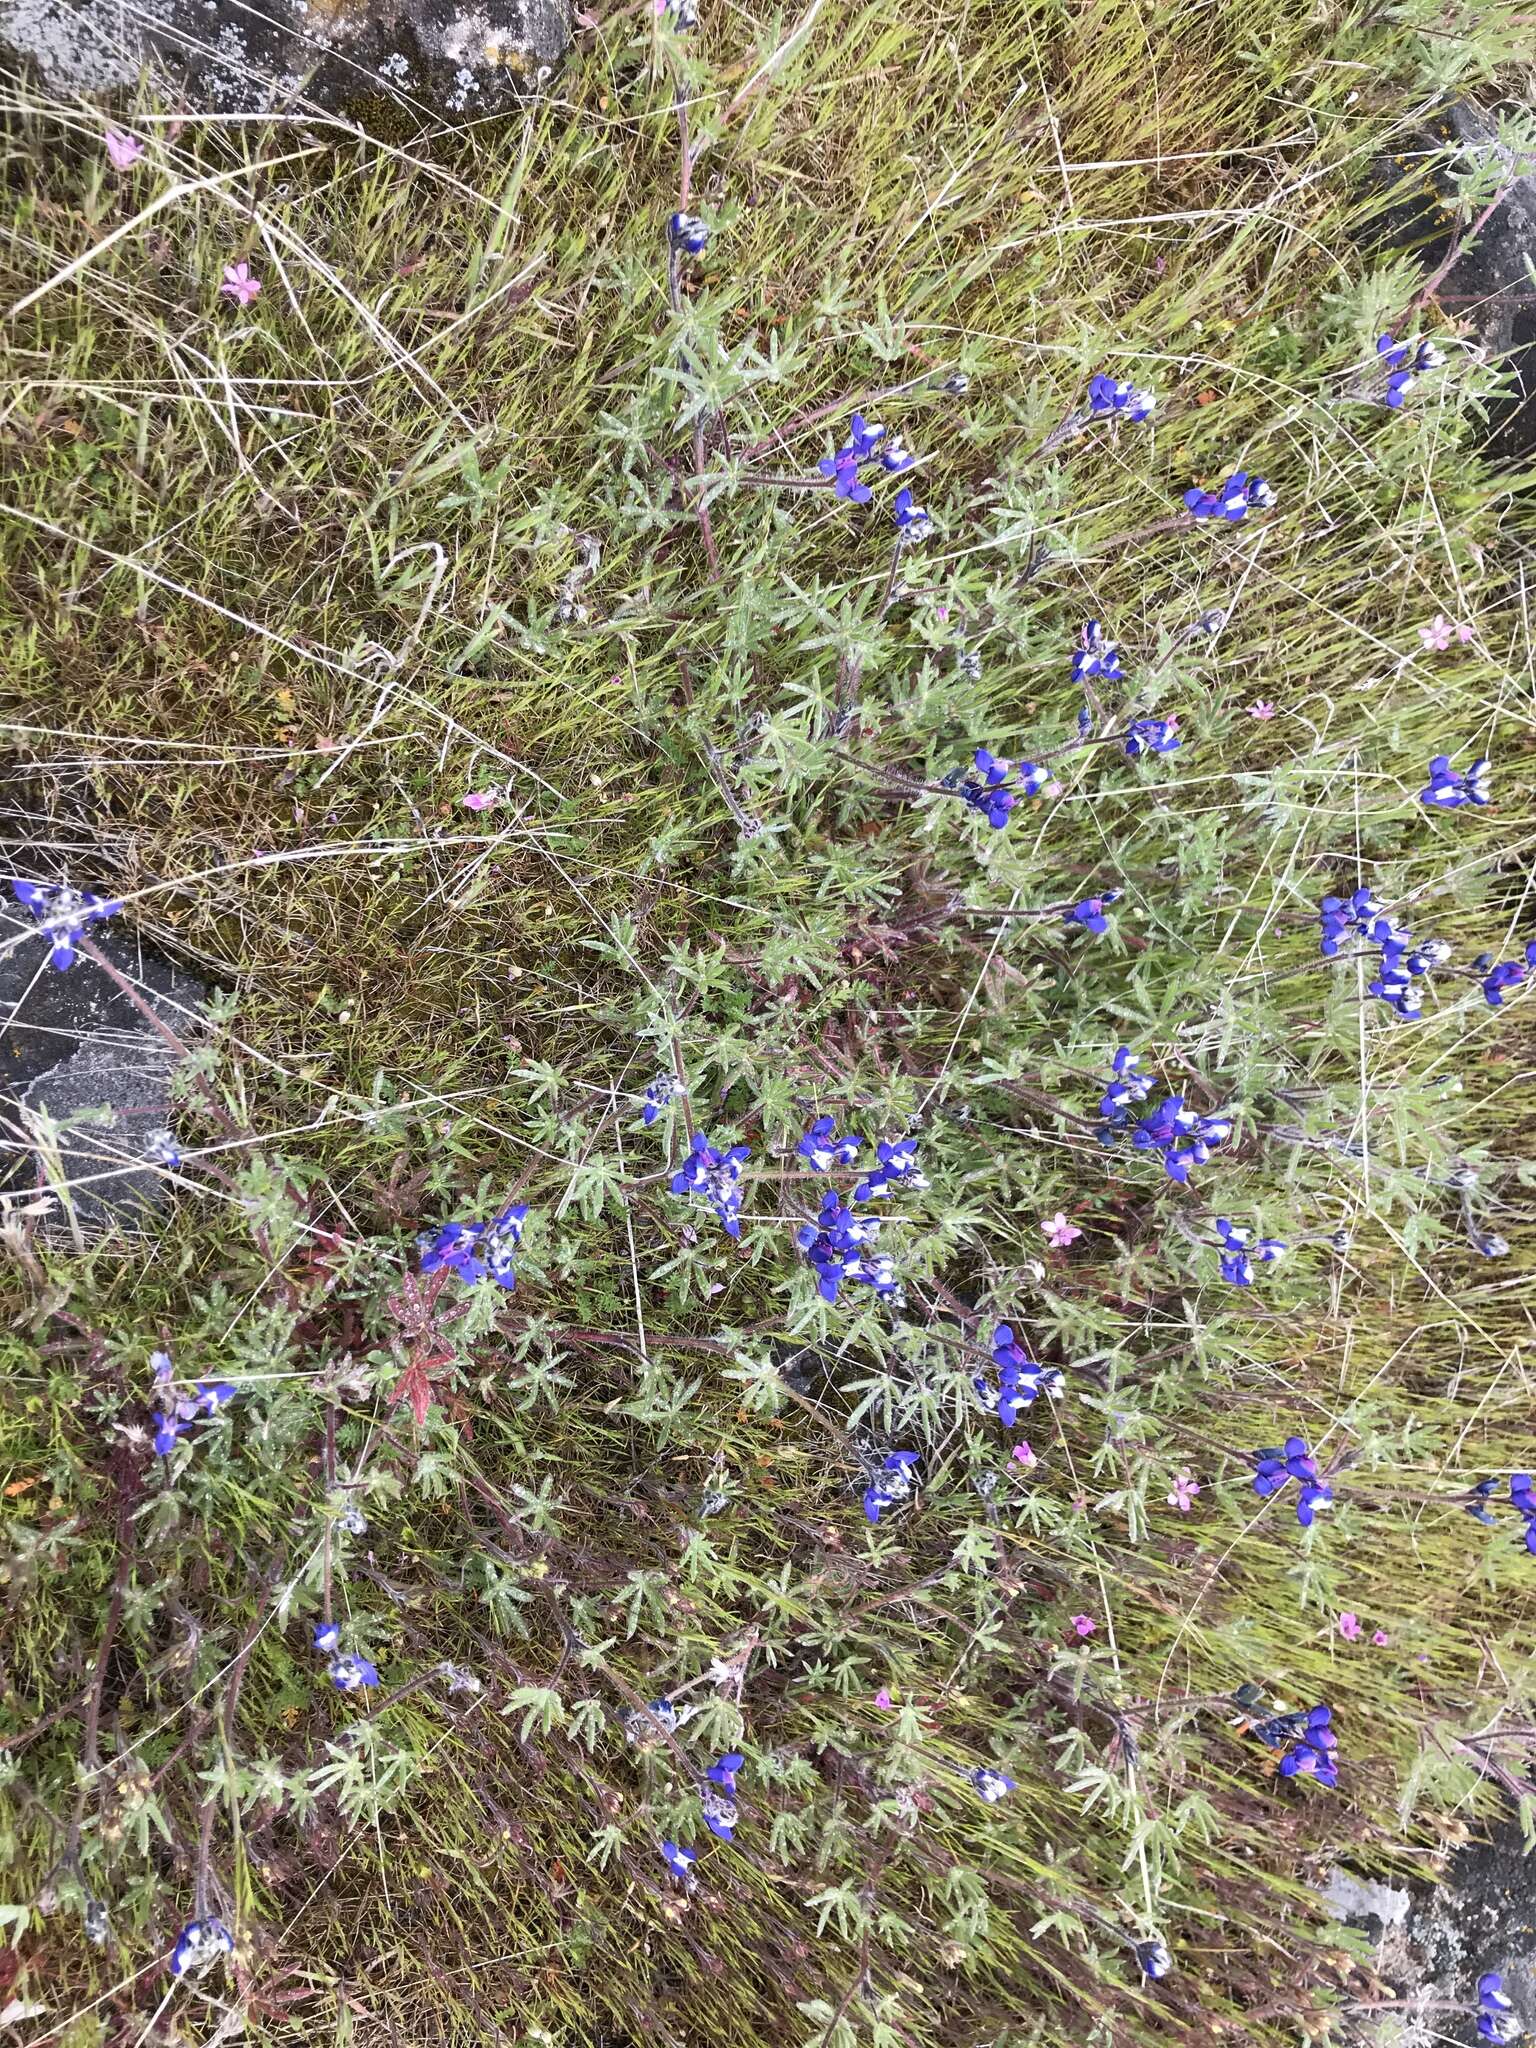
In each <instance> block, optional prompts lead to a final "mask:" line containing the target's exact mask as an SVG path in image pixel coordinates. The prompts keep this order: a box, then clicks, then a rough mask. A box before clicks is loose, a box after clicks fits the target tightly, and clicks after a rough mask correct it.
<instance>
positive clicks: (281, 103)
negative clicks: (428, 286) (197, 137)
mask: <svg viewBox="0 0 1536 2048" xmlns="http://www.w3.org/2000/svg"><path fill="white" fill-rule="evenodd" d="M570 36H571V16H570V6H569V0H261V4H260V5H256V4H253V0H146V4H144V5H138V4H135V0H0V41H3V42H5V43H7V44H9V46H10V47H11V49H12V50H14V51H15V52H16V53H17V54H18V55H19V56H21V57H23V58H26V59H28V60H30V61H31V62H32V63H33V64H34V65H36V67H37V69H38V71H39V72H40V73H41V74H42V77H43V80H44V82H45V83H46V84H47V85H48V86H50V87H52V88H53V89H54V90H55V91H59V92H71V93H73V92H99V91H109V90H111V89H113V88H115V87H120V86H126V85H131V84H132V83H134V81H135V80H137V78H138V77H139V75H140V72H141V70H143V69H145V68H147V69H148V70H149V72H150V73H151V74H152V75H153V76H155V77H156V78H158V79H159V80H161V81H162V82H163V83H164V84H165V85H166V86H167V87H169V88H170V89H171V90H172V91H173V92H175V93H176V94H177V95H179V96H180V97H181V98H182V99H183V100H185V101H186V102H187V103H188V104H189V105H190V106H192V107H193V108H195V109H198V110H201V111H205V112H214V113H236V112H275V111H283V112H301V111H303V110H304V109H305V108H306V107H309V108H314V107H321V108H325V109H328V110H331V111H334V112H337V113H340V114H342V115H344V116H346V117H348V118H350V119H352V120H355V121H357V122H358V123H359V124H360V125H362V126H364V127H366V128H369V129H372V130H374V131H375V132H379V131H380V130H391V129H392V130H399V131H402V132H405V133H409V132H410V131H411V130H412V129H414V128H417V127H421V126H423V125H425V124H426V123H428V122H432V121H439V120H442V119H444V118H447V119H449V120H458V121H468V120H474V119H477V118H479V117H481V116H483V115H486V114H495V113H502V112H505V111H507V110H508V109H510V108H512V107H515V106H516V105H518V104H519V102H520V101H521V100H523V99H524V98H526V96H527V94H528V93H529V92H530V91H531V90H533V89H536V88H537V87H538V86H540V85H542V84H543V82H544V80H545V79H546V78H547V77H548V76H549V73H550V71H551V69H552V68H553V66H554V65H555V64H556V63H557V62H558V61H559V59H560V57H561V56H562V54H563V53H564V51H565V48H566V45H567V44H568V43H569V41H570Z"/></svg>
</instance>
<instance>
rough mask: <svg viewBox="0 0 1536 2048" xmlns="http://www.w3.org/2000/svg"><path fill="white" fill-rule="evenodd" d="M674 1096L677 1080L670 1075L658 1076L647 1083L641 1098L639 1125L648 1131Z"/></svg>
mask: <svg viewBox="0 0 1536 2048" xmlns="http://www.w3.org/2000/svg"><path fill="white" fill-rule="evenodd" d="M676 1094H677V1080H676V1077H675V1076H674V1075H672V1074H658V1075H657V1076H656V1078H655V1080H654V1081H651V1082H648V1083H647V1084H646V1090H645V1095H644V1097H643V1098H642V1105H641V1110H640V1121H641V1123H643V1124H644V1125H645V1126H646V1127H647V1129H649V1127H650V1126H651V1125H652V1124H653V1123H655V1121H656V1119H657V1117H659V1116H660V1115H661V1112H662V1111H663V1110H664V1109H665V1108H666V1106H667V1104H668V1103H669V1102H671V1101H672V1099H673V1097H674V1096H675V1095H676Z"/></svg>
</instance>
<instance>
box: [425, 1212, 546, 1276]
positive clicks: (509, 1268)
mask: <svg viewBox="0 0 1536 2048" xmlns="http://www.w3.org/2000/svg"><path fill="white" fill-rule="evenodd" d="M527 1221H528V1204H527V1203H526V1202H513V1203H511V1204H509V1206H508V1207H507V1208H505V1209H503V1210H502V1211H501V1213H500V1215H498V1216H493V1217H492V1218H491V1220H490V1222H489V1223H445V1224H444V1225H443V1226H442V1228H441V1229H440V1230H439V1231H438V1232H437V1233H436V1235H435V1236H432V1237H424V1238H423V1240H422V1249H421V1270H422V1272H423V1273H436V1272H440V1271H443V1270H446V1271H448V1272H450V1273H456V1274H457V1275H458V1276H459V1278H460V1279H461V1280H463V1281H465V1282H467V1283H469V1284H473V1283H474V1282H475V1281H477V1280H484V1279H486V1278H487V1277H489V1278H490V1279H492V1280H494V1281H495V1282H496V1285H497V1286H498V1287H505V1288H506V1289H507V1290H508V1291H509V1292H510V1291H511V1289H512V1288H514V1287H515V1286H516V1285H517V1273H516V1270H515V1269H514V1266H513V1253H514V1252H515V1251H516V1250H517V1248H518V1246H519V1245H520V1244H521V1243H522V1241H523V1225H524V1224H525V1223H526V1222H527Z"/></svg>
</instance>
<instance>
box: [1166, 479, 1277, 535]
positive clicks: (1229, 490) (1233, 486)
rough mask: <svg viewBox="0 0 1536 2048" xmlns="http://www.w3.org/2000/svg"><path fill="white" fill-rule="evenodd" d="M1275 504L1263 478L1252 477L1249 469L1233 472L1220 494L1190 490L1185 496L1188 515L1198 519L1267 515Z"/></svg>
mask: <svg viewBox="0 0 1536 2048" xmlns="http://www.w3.org/2000/svg"><path fill="white" fill-rule="evenodd" d="M1274 502H1275V494H1274V492H1273V491H1272V490H1271V489H1270V487H1269V485H1268V484H1267V483H1266V482H1265V481H1264V479H1263V477H1261V476H1250V475H1249V474H1248V472H1247V470H1246V469H1237V470H1234V471H1233V472H1232V474H1231V476H1229V477H1228V478H1227V480H1226V482H1225V483H1224V484H1223V485H1222V487H1221V489H1220V490H1219V491H1201V490H1188V491H1186V492H1185V493H1184V504H1185V508H1186V510H1187V511H1189V512H1190V514H1191V515H1192V516H1193V517H1194V518H1196V519H1230V520H1232V521H1234V522H1235V521H1237V520H1239V519H1246V518H1247V516H1248V514H1249V513H1250V512H1267V511H1268V510H1269V509H1270V507H1271V506H1272V505H1273V504H1274Z"/></svg>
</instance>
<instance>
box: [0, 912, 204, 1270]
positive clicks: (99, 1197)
mask: <svg viewBox="0 0 1536 2048" xmlns="http://www.w3.org/2000/svg"><path fill="white" fill-rule="evenodd" d="M91 939H92V942H93V943H94V944H95V945H97V946H99V947H100V948H101V951H102V952H103V953H104V954H105V955H106V956H107V958H109V959H110V960H111V962H112V964H113V965H114V966H115V967H116V968H117V969H118V971H119V973H121V974H122V975H124V976H125V977H126V978H127V979H128V980H129V981H131V982H132V983H133V985H134V987H135V988H136V989H137V990H138V992H139V994H140V995H141V996H142V997H143V999H144V1001H145V1002H146V1003H147V1004H148V1005H149V1006H150V1007H151V1008H152V1009H153V1010H154V1011H155V1012H156V1014H157V1015H158V1016H160V1017H161V1018H162V1019H163V1020H164V1021H165V1022H166V1023H167V1024H168V1025H169V1026H170V1027H171V1029H172V1030H173V1031H175V1032H176V1033H177V1035H178V1036H180V1037H183V1038H185V1037H187V1036H188V1034H189V1033H190V1032H192V1031H193V1030H195V1027H196V1025H197V1021H198V1016H199V1012H200V1009H201V1005H202V1002H203V998H204V997H205V995H206V993H207V991H206V990H205V988H204V987H203V984H202V983H201V982H200V981H198V980H196V979H195V978H194V977H193V976H191V975H189V974H187V973H185V972H184V971H183V970H182V969H181V968H179V967H174V966H173V965H172V964H171V962H170V961H169V960H167V959H166V958H165V956H164V955H163V954H161V953H158V952H156V951H155V949H154V948H153V947H152V946H149V945H146V944H145V943H144V941H143V940H141V939H138V938H136V937H135V935H134V934H133V933H132V932H131V931H129V930H128V929H127V928H126V927H125V926H124V925H123V924H122V922H121V920H115V921H114V922H112V923H110V924H99V925H96V926H94V927H93V929H92V931H91ZM174 1066H175V1054H174V1051H173V1049H172V1048H171V1047H170V1046H169V1045H168V1044H167V1043H166V1041H165V1040H164V1039H163V1038H162V1037H161V1036H160V1034H159V1033H158V1032H157V1031H155V1030H154V1029H153V1028H152V1027H151V1025H150V1024H149V1022H148V1020H147V1019H146V1018H145V1017H144V1015H143V1014H142V1012H141V1011H139V1010H138V1009H137V1008H136V1007H135V1005H134V1004H133V1003H132V1002H130V1001H129V999H128V997H127V996H126V995H124V994H123V992H122V990H121V989H119V988H118V987H117V986H116V984H115V983H114V982H113V981H111V980H110V979H109V977H108V976H107V975H105V974H103V973H102V971H101V969H100V968H99V967H97V966H96V964H95V963H94V962H93V961H91V960H88V959H86V958H85V957H84V956H83V955H82V956H81V957H80V958H78V959H77V960H76V962H75V964H74V966H73V967H71V968H70V969H69V970H68V971H67V972H66V973H63V974H60V973H57V972H55V970H54V969H53V968H51V967H50V966H49V965H48V947H47V944H46V942H45V941H44V940H43V938H42V936H41V934H40V933H39V931H38V928H37V926H36V924H35V923H34V922H33V921H32V919H30V918H17V917H16V916H13V915H11V914H10V913H8V912H0V1118H3V1136H0V1178H3V1179H4V1180H5V1181H6V1182H8V1183H9V1184H10V1186H11V1188H12V1190H13V1191H19V1190H20V1188H22V1187H27V1188H35V1189H36V1190H37V1195H36V1199H37V1200H39V1201H41V1200H43V1199H44V1197H45V1195H46V1196H47V1200H48V1204H49V1206H48V1208H47V1209H46V1211H45V1222H46V1223H47V1224H48V1225H56V1226H57V1225H67V1223H68V1220H69V1214H70V1212H71V1211H72V1212H73V1218H74V1223H75V1226H76V1227H77V1228H78V1230H79V1231H80V1232H81V1233H82V1234H85V1235H89V1234H91V1233H94V1232H96V1231H99V1230H100V1229H102V1228H103V1227H104V1226H105V1225H106V1224H108V1223H110V1222H117V1223H128V1224H130V1225H132V1224H137V1225H139V1226H142V1225H143V1224H144V1223H145V1222H146V1221H147V1220H148V1218H149V1216H150V1214H151V1213H152V1212H153V1211H154V1210H155V1209H158V1208H160V1207H161V1206H163V1204H164V1202H165V1200H166V1198H167V1195H168V1191H169V1183H168V1182H167V1180H166V1177H165V1174H164V1173H163V1172H162V1171H160V1170H159V1169H158V1168H157V1167H155V1166H153V1165H151V1164H150V1163H149V1162H148V1161H147V1159H146V1157H145V1148H146V1145H147V1143H148V1141H149V1139H150V1138H151V1137H152V1136H153V1135H154V1134H155V1133H156V1132H158V1131H163V1130H164V1129H166V1128H167V1126H169V1125H171V1124H172V1123H173V1121H174V1110H173V1107H172V1100H171V1074H172V1072H173V1069H174ZM39 1139H41V1140H43V1142H42V1144H41V1145H40V1144H39V1143H38V1140H39ZM54 1154H56V1156H50V1155H54ZM61 1185H62V1186H63V1188H64V1189H65V1190H67V1200H66V1199H65V1198H64V1197H62V1196H61V1194H60V1192H59V1187H60V1186H61ZM50 1190H51V1192H50Z"/></svg>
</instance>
